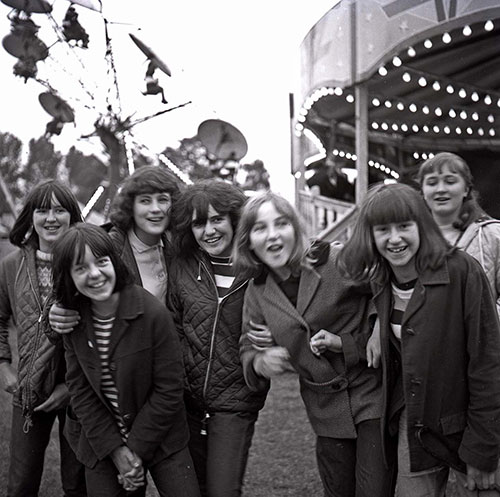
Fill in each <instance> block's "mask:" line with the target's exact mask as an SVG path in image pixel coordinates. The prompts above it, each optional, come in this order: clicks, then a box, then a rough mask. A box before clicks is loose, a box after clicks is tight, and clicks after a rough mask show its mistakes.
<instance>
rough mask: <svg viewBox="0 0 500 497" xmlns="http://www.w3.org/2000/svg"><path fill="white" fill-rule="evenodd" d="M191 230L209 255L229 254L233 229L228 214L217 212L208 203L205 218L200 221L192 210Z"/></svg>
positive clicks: (231, 246) (223, 255)
mask: <svg viewBox="0 0 500 497" xmlns="http://www.w3.org/2000/svg"><path fill="white" fill-rule="evenodd" d="M191 230H192V232H193V236H194V239H195V240H196V243H197V244H198V245H199V246H200V248H202V249H203V250H204V251H205V252H207V253H208V254H209V255H211V256H214V257H229V256H230V255H231V250H232V248H233V237H234V230H233V225H232V224H231V218H230V217H229V214H219V213H218V212H217V211H216V210H215V209H214V208H213V207H212V206H211V205H209V206H208V213H207V219H206V221H202V220H201V219H198V214H197V213H196V211H194V212H193V219H192V221H191Z"/></svg>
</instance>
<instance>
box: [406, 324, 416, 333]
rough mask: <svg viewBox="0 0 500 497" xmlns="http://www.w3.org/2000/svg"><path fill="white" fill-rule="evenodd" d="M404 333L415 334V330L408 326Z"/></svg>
mask: <svg viewBox="0 0 500 497" xmlns="http://www.w3.org/2000/svg"><path fill="white" fill-rule="evenodd" d="M406 333H408V335H415V330H414V329H413V328H410V327H409V326H408V327H407V328H406Z"/></svg>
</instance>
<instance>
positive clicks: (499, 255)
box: [417, 152, 500, 316]
mask: <svg viewBox="0 0 500 497" xmlns="http://www.w3.org/2000/svg"><path fill="white" fill-rule="evenodd" d="M417 179H418V182H419V184H420V188H421V190H422V193H423V195H424V199H425V202H426V203H427V206H428V207H429V209H430V210H431V213H432V217H433V218H434V220H435V221H436V223H437V224H438V226H439V229H440V230H441V232H442V233H443V235H444V237H445V238H446V239H447V240H448V242H449V243H450V244H451V245H453V246H456V247H458V248H459V249H462V250H465V251H466V252H467V253H468V254H470V255H472V256H473V257H474V258H476V259H477V260H478V261H479V262H480V263H481V266H482V268H483V269H484V271H485V273H486V276H487V277H488V281H489V282H490V286H491V289H492V290H493V294H494V295H495V297H496V301H497V312H498V314H499V316H500V222H499V221H498V220H497V219H492V218H491V217H490V216H488V214H486V212H484V210H483V209H482V208H481V206H480V205H479V203H478V200H477V199H478V195H477V192H476V191H475V190H474V185H473V178H472V174H471V171H470V169H469V166H468V165H467V163H466V162H465V161H464V160H463V159H462V158H461V157H460V156H458V155H456V154H452V153H450V152H441V153H439V154H436V155H435V156H434V157H432V158H431V159H427V160H426V161H425V162H424V163H422V165H421V166H420V169H419V171H418V177H417Z"/></svg>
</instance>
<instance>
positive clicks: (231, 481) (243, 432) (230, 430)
mask: <svg viewBox="0 0 500 497" xmlns="http://www.w3.org/2000/svg"><path fill="white" fill-rule="evenodd" d="M187 413H188V424H189V431H190V437H191V438H190V441H189V450H190V452H191V456H192V458H193V462H194V467H195V469H196V475H197V477H198V483H199V485H200V492H201V495H202V497H239V496H240V495H241V488H242V486H243V477H244V475H245V469H246V465H247V461H248V451H249V449H250V445H251V443H252V436H253V432H254V427H255V422H256V421H257V417H258V412H254V413H249V412H216V413H214V414H211V415H210V418H209V420H208V422H207V423H206V431H207V434H206V435H202V434H201V429H202V419H203V413H202V412H200V411H193V410H190V409H189V408H188V411H187Z"/></svg>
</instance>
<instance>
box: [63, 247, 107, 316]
mask: <svg viewBox="0 0 500 497" xmlns="http://www.w3.org/2000/svg"><path fill="white" fill-rule="evenodd" d="M70 274H71V278H72V279H73V282H74V284H75V286H76V289H77V290H78V291H79V292H80V293H81V294H82V295H85V296H86V297H88V298H89V299H90V300H91V301H92V303H93V304H96V305H98V306H100V307H101V308H103V309H104V308H105V307H106V305H107V304H110V303H112V302H113V301H114V298H115V297H114V291H115V284H116V273H115V268H114V266H113V263H112V262H111V259H110V257H109V256H103V257H96V256H95V255H94V254H93V253H92V250H90V247H89V246H88V245H87V246H85V255H84V257H83V260H81V261H77V260H74V261H73V264H72V265H71V272H70Z"/></svg>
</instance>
